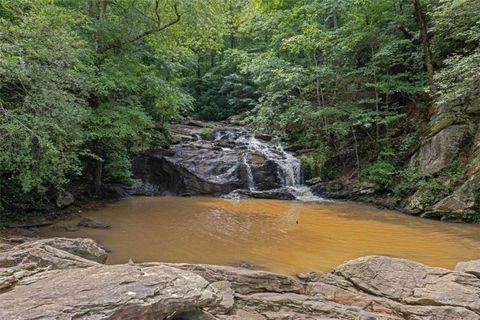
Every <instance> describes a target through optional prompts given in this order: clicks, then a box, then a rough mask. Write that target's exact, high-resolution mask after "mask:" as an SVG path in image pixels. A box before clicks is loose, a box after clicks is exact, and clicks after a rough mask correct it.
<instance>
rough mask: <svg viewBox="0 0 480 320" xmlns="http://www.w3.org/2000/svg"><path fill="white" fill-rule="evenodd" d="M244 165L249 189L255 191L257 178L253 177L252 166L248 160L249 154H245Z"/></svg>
mask: <svg viewBox="0 0 480 320" xmlns="http://www.w3.org/2000/svg"><path fill="white" fill-rule="evenodd" d="M243 165H244V166H245V172H246V175H247V186H248V190H249V191H255V180H254V178H253V172H252V167H250V164H249V163H248V161H247V155H246V154H245V155H244V156H243Z"/></svg>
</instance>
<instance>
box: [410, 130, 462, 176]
mask: <svg viewBox="0 0 480 320" xmlns="http://www.w3.org/2000/svg"><path fill="white" fill-rule="evenodd" d="M468 134H469V127H468V125H451V126H448V127H446V128H445V129H443V130H441V131H440V132H438V133H437V134H435V135H434V136H433V137H432V138H430V140H429V141H428V142H427V143H425V144H424V145H423V146H422V147H421V148H420V149H419V150H418V152H417V153H416V154H415V155H414V156H413V158H412V160H411V165H417V166H418V167H419V168H420V171H421V172H422V174H425V175H430V174H434V173H437V172H439V171H441V170H442V169H444V168H446V167H447V166H449V165H450V163H451V161H452V160H453V159H454V158H455V157H456V156H457V155H458V153H459V152H460V147H461V145H462V143H463V142H464V141H465V138H466V137H467V136H468Z"/></svg>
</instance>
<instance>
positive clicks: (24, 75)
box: [0, 0, 480, 211]
mask: <svg viewBox="0 0 480 320" xmlns="http://www.w3.org/2000/svg"><path fill="white" fill-rule="evenodd" d="M0 25H1V27H0V211H2V210H7V211H12V210H20V211H27V210H41V209H47V208H50V207H51V206H52V205H53V204H54V202H55V198H56V197H57V195H58V194H59V193H60V192H62V191H64V190H67V189H72V188H74V187H75V186H78V185H88V186H89V187H88V188H89V189H88V192H89V194H90V195H91V196H96V195H97V196H98V195H99V194H100V193H101V188H102V184H103V183H124V184H135V183H136V181H135V179H133V177H132V175H131V158H132V157H133V156H134V155H136V154H139V153H142V152H144V151H145V150H148V149H150V148H155V147H157V146H168V145H169V144H170V143H172V142H173V141H172V137H171V136H170V134H169V126H170V125H171V124H172V123H175V122H177V121H180V120H181V119H182V118H184V117H195V118H198V119H203V120H223V119H226V118H228V117H230V116H232V115H237V114H240V115H241V117H242V119H243V122H244V123H245V125H249V126H251V127H252V128H253V130H255V131H257V132H264V133H269V134H272V135H273V136H274V138H275V139H276V140H277V141H283V142H285V143H287V144H289V145H292V146H297V148H298V149H301V150H302V156H301V157H302V161H303V163H304V167H305V173H306V175H307V178H313V177H320V178H321V179H322V180H330V179H335V178H338V177H341V176H348V178H349V179H356V180H359V181H362V182H367V183H371V184H373V185H374V186H375V188H376V189H378V190H381V191H383V192H388V193H393V194H397V195H400V196H407V195H410V194H412V193H413V192H415V191H416V190H418V189H419V188H421V187H422V185H423V186H425V185H428V188H429V189H430V193H431V194H430V195H427V199H425V201H426V202H428V201H430V202H432V201H434V200H435V199H428V196H430V197H438V195H439V194H440V195H442V194H444V195H446V194H448V193H449V192H451V191H452V190H453V189H452V188H453V187H454V186H455V184H456V183H459V181H461V180H462V177H463V176H464V174H465V170H467V165H468V166H471V165H472V163H471V161H470V159H469V160H465V159H463V160H462V158H461V157H458V158H456V159H455V161H453V162H452V164H451V165H450V166H448V168H446V169H445V170H443V171H442V172H441V173H436V174H435V175H425V174H422V172H419V170H420V169H418V168H415V167H412V166H411V165H408V162H409V159H410V157H411V156H412V154H414V153H415V152H416V151H417V150H418V148H419V146H420V145H421V144H422V137H424V136H425V132H428V131H429V130H430V129H431V128H429V126H430V125H431V124H430V122H429V120H430V118H431V116H432V114H434V113H435V112H436V110H437V109H438V108H439V106H446V107H444V108H447V109H448V106H451V105H458V103H459V101H460V102H461V103H467V102H468V101H473V100H475V99H478V97H479V96H480V93H479V89H478V88H479V87H480V2H479V1H477V0H421V1H417V0H415V1H404V0H298V1H293V0H270V1H266V0H250V1H247V0H182V1H174V0H82V1H78V0H10V1H0ZM446 147H447V146H446ZM469 161H470V162H469ZM473 165H474V166H478V163H477V162H475V163H474V164H473ZM446 178H448V179H449V181H450V182H449V183H447V184H446V183H445V179H446ZM478 203H479V204H480V197H479V200H478Z"/></svg>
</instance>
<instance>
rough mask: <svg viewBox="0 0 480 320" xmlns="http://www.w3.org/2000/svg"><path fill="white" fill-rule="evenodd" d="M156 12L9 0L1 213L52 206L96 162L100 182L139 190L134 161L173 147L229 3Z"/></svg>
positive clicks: (191, 0)
mask: <svg viewBox="0 0 480 320" xmlns="http://www.w3.org/2000/svg"><path fill="white" fill-rule="evenodd" d="M155 3H156V2H155V1H149V0H142V1H131V0H119V1H103V0H91V1H72V0H66V1H49V0H24V1H16V0H15V1H0V27H1V28H0V40H1V41H0V42H1V44H0V150H1V151H0V208H2V210H17V209H21V210H28V209H31V208H36V209H40V208H42V207H43V206H44V205H47V206H48V204H49V203H52V202H53V201H52V200H53V199H54V197H55V196H56V193H58V191H60V190H63V189H64V188H66V187H68V185H69V184H70V183H71V182H72V181H73V180H75V181H77V182H82V183H92V182H93V181H92V179H93V178H92V177H93V176H94V168H95V166H97V165H98V164H100V165H101V166H102V169H103V170H102V171H101V172H103V176H101V177H100V178H101V180H102V181H109V182H132V181H131V172H130V167H131V164H130V162H131V157H132V156H133V155H134V154H136V153H138V152H141V151H143V150H145V149H146V148H148V147H149V146H151V145H152V144H153V145H159V144H165V143H166V141H167V138H168V127H169V123H171V122H172V121H175V120H177V119H179V117H181V115H182V114H183V113H185V112H186V111H188V110H189V109H190V108H191V106H192V104H193V99H192V96H191V95H190V94H189V93H187V92H186V91H185V90H184V89H183V88H182V87H181V84H182V82H183V77H184V74H183V73H182V72H183V70H185V68H186V67H187V66H190V65H191V64H192V63H193V61H194V59H193V56H194V54H193V52H194V51H193V50H200V48H201V50H204V51H208V50H211V49H215V48H218V46H219V43H221V42H220V39H221V37H222V36H223V32H224V31H223V30H222V28H223V27H224V21H223V20H224V16H223V14H222V12H221V11H220V9H221V8H222V7H221V5H222V4H223V3H222V2H215V3H213V2H212V3H211V4H209V5H205V3H204V2H203V1H200V0H188V1H182V2H181V3H177V2H176V1H173V0H162V1H159V6H156V5H155ZM175 4H176V6H175ZM199 25H202V26H203V27H204V28H199ZM213 26H215V28H213ZM179 42H180V43H181V44H179ZM102 181H100V183H101V182H102ZM97 182H98V181H96V183H97ZM96 183H95V185H97V184H96ZM92 185H93V183H92ZM95 191H98V190H95Z"/></svg>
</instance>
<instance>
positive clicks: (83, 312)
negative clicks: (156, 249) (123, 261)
mask: <svg viewBox="0 0 480 320" xmlns="http://www.w3.org/2000/svg"><path fill="white" fill-rule="evenodd" d="M216 300H217V296H216V294H215V291H214V289H212V288H211V287H210V286H209V283H208V282H207V281H206V280H205V279H203V278H202V277H200V276H198V275H196V274H194V273H190V272H186V271H183V270H180V269H175V268H171V267H168V266H161V265H157V266H141V265H113V266H104V265H101V266H92V267H90V268H88V269H71V270H62V271H48V272H46V274H45V275H44V278H43V279H41V280H38V281H36V282H34V283H32V284H30V285H27V286H16V287H15V288H14V289H13V290H11V291H8V292H6V293H4V294H2V295H1V299H0V318H1V319H9V320H15V319H18V320H33V319H35V320H40V319H92V320H93V319H95V320H101V319H152V320H153V319H166V318H167V317H168V316H171V315H173V314H175V313H176V312H185V311H192V310H196V309H197V308H201V307H205V306H208V305H215V304H216Z"/></svg>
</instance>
